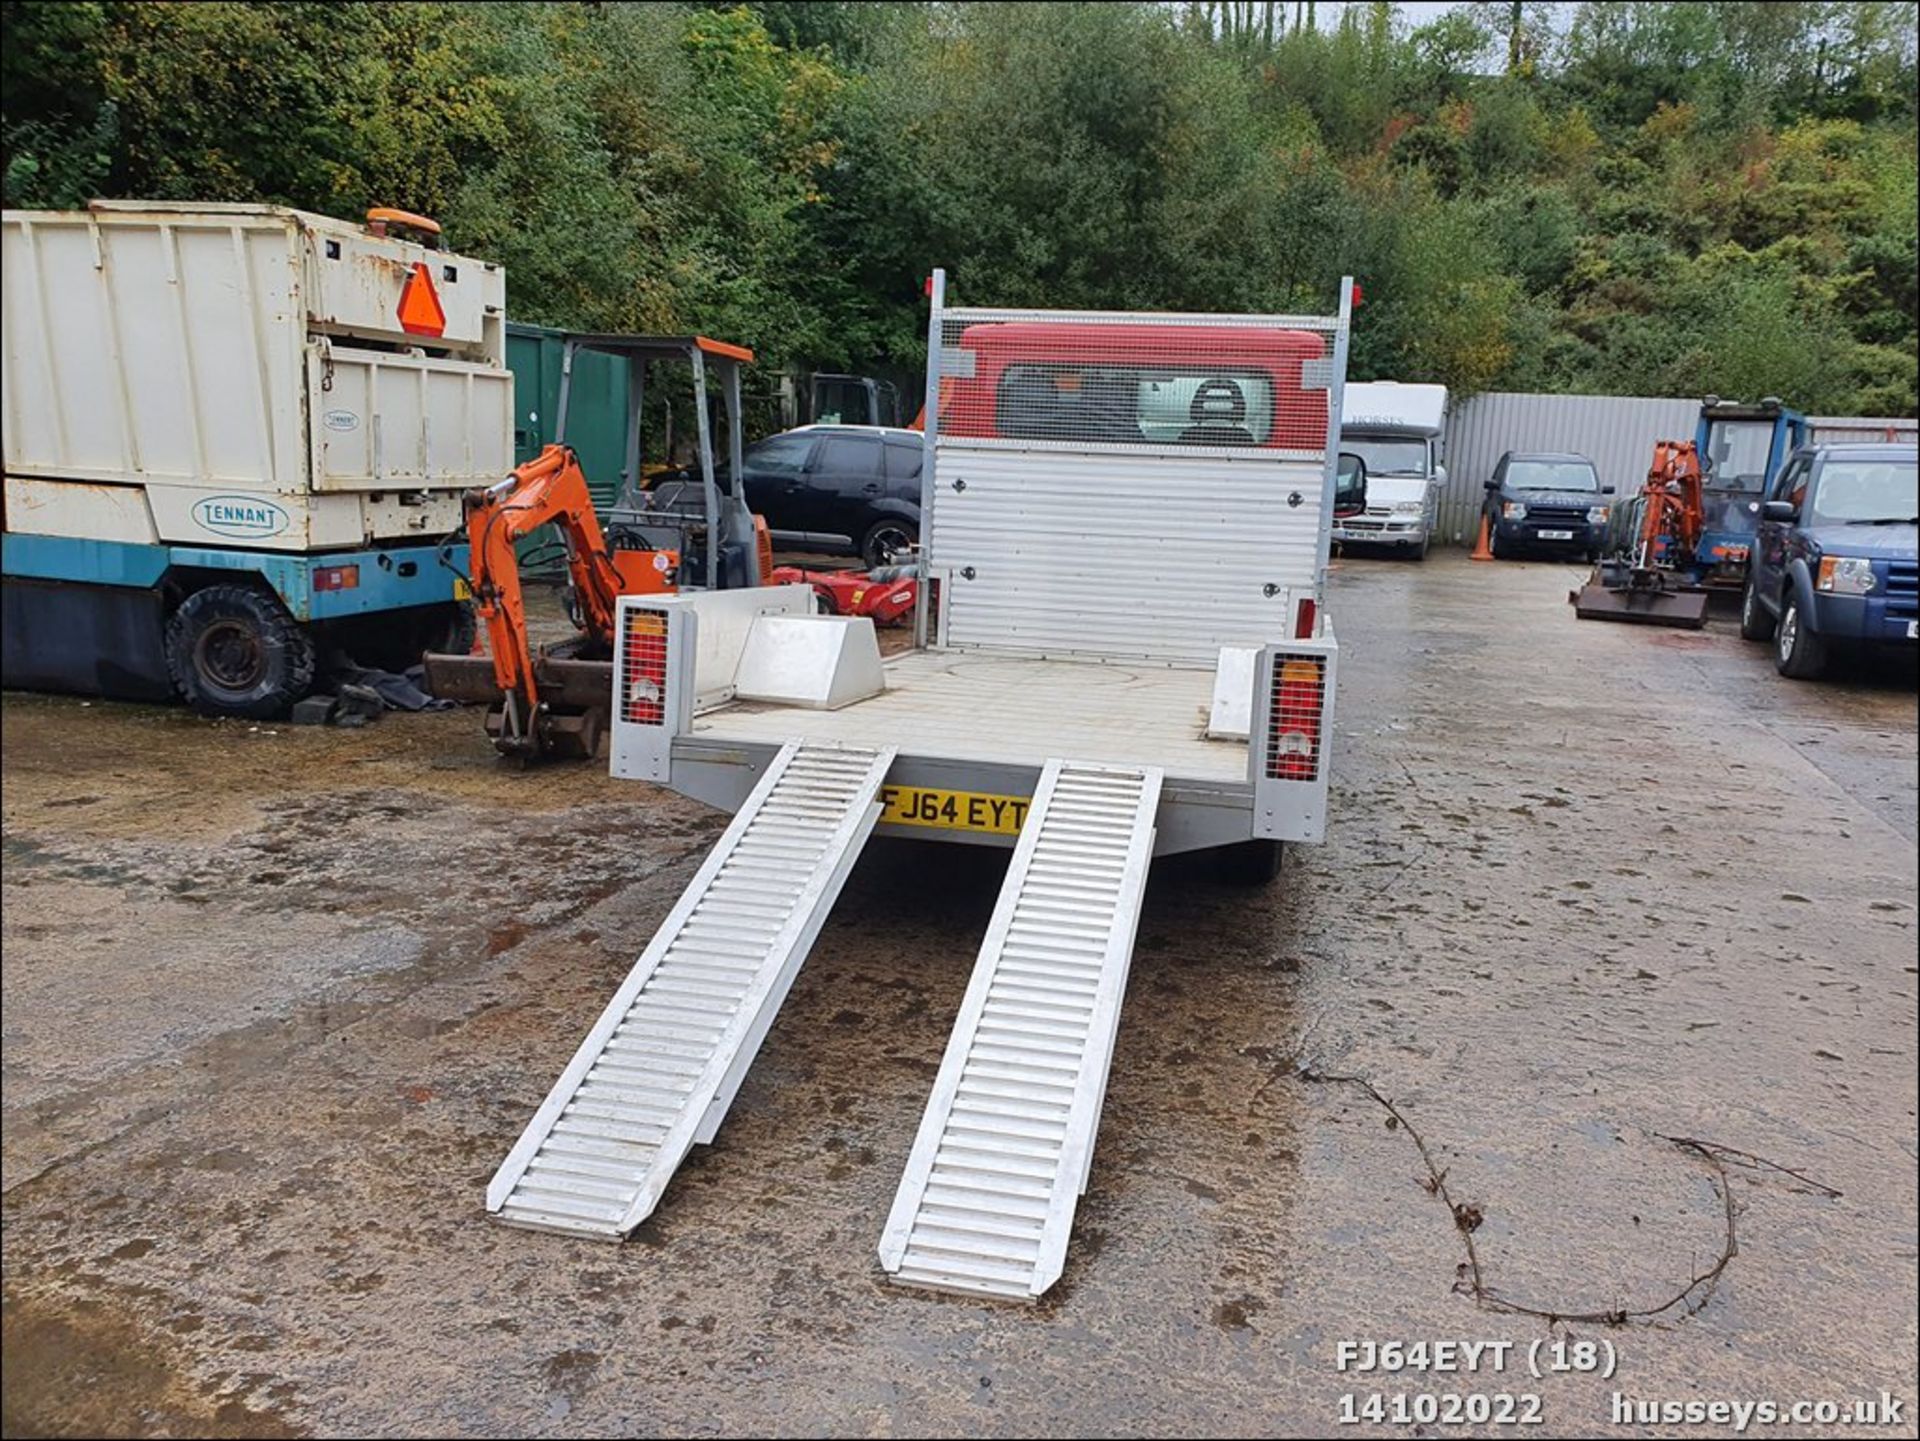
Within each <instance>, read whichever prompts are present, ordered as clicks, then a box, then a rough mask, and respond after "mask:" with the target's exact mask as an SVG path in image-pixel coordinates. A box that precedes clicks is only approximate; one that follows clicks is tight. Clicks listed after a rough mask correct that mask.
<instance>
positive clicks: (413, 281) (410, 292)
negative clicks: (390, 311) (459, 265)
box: [399, 260, 447, 335]
mask: <svg viewBox="0 0 1920 1441" xmlns="http://www.w3.org/2000/svg"><path fill="white" fill-rule="evenodd" d="M399 315H400V328H401V329H402V330H404V331H406V332H407V334H409V335H442V334H445V333H446V329H447V312H446V311H444V310H442V309H441V308H440V296H439V294H438V292H436V291H435V290H434V288H433V277H432V276H431V275H429V274H428V273H427V267H426V265H425V264H424V263H422V262H421V261H418V260H416V261H414V263H413V274H411V275H409V276H408V277H407V283H406V285H405V286H404V287H402V289H401V291H400V309H399Z"/></svg>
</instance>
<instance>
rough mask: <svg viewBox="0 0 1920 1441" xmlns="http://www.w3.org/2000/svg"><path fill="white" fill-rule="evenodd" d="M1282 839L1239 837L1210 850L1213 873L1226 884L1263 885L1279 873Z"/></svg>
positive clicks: (1281, 857) (1282, 855)
mask: <svg viewBox="0 0 1920 1441" xmlns="http://www.w3.org/2000/svg"><path fill="white" fill-rule="evenodd" d="M1286 853H1287V843H1286V842H1285V841H1240V842H1238V843H1237V844H1234V845H1230V846H1222V847H1220V849H1219V850H1217V851H1215V852H1214V859H1213V865H1214V872H1213V873H1214V875H1215V876H1216V877H1218V878H1219V879H1220V880H1222V881H1224V882H1225V883H1226V884H1228V885H1230V886H1264V885H1266V884H1267V883H1268V882H1270V881H1271V880H1273V878H1274V877H1275V876H1277V875H1279V874H1280V862H1281V860H1282V859H1283V858H1284V857H1285V856H1286Z"/></svg>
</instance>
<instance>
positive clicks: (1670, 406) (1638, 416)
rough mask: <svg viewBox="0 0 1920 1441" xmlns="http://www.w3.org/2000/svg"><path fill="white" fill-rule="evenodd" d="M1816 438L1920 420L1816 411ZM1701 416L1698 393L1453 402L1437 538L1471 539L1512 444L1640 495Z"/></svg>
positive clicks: (1900, 433) (1902, 427)
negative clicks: (1575, 461)
mask: <svg viewBox="0 0 1920 1441" xmlns="http://www.w3.org/2000/svg"><path fill="white" fill-rule="evenodd" d="M1808 419H1809V422H1810V424H1811V425H1812V427H1813V437H1814V439H1815V440H1816V441H1848V440H1851V441H1879V440H1886V439H1888V438H1890V437H1889V431H1891V432H1892V436H1891V438H1893V439H1903V440H1911V439H1913V438H1914V436H1915V435H1916V433H1917V430H1920V421H1914V420H1911V419H1906V420H1886V419H1876V418H1874V417H1871V416H1866V417H1861V416H1854V417H1836V416H1810V417H1809V418H1808ZM1699 420H1700V401H1699V400H1698V399H1697V398H1689V399H1674V400H1663V399H1658V398H1653V397H1647V396H1626V395H1535V394H1528V393H1523V392H1517V391H1488V392H1486V393H1484V394H1481V395H1476V396H1474V397H1472V398H1471V399H1470V400H1464V401H1462V402H1460V404H1459V405H1457V406H1455V407H1454V411H1453V416H1452V419H1451V421H1450V422H1449V424H1448V426H1447V448H1446V465H1447V484H1446V488H1445V489H1444V490H1443V491H1442V492H1441V495H1440V521H1439V527H1438V529H1437V530H1436V531H1435V533H1434V539H1435V540H1436V541H1438V542H1441V543H1454V544H1471V543H1472V541H1473V533H1474V530H1475V528H1476V527H1477V526H1478V524H1479V519H1480V507H1481V504H1482V502H1483V501H1484V500H1485V498H1486V492H1485V490H1484V488H1483V487H1484V486H1485V485H1486V483H1487V481H1489V480H1490V479H1492V478H1493V468H1494V466H1495V465H1496V464H1498V463H1499V460H1500V457H1501V456H1502V455H1503V454H1505V453H1506V452H1507V451H1509V450H1567V451H1572V452H1574V453H1575V454H1577V455H1584V456H1586V457H1587V458H1588V459H1589V460H1591V461H1593V463H1594V465H1595V466H1597V467H1598V468H1599V471H1600V483H1601V484H1602V485H1611V486H1613V487H1615V488H1616V499H1618V498H1624V497H1626V496H1630V495H1634V494H1637V493H1638V492H1639V490H1640V487H1641V484H1642V483H1643V482H1644V481H1645V480H1646V476H1647V466H1648V464H1649V463H1650V462H1651V460H1652V458H1653V445H1654V442H1655V441H1657V440H1691V439H1693V435H1694V431H1695V429H1696V428H1697V427H1698V424H1699Z"/></svg>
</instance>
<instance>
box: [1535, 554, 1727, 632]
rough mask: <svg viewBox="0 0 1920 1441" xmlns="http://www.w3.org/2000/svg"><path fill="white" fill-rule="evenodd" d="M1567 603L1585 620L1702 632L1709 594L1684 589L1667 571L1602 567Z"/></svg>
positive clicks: (1693, 587) (1571, 592) (1569, 597)
mask: <svg viewBox="0 0 1920 1441" xmlns="http://www.w3.org/2000/svg"><path fill="white" fill-rule="evenodd" d="M1567 600H1568V601H1569V602H1570V603H1571V604H1572V606H1573V613H1574V614H1575V615H1576V616H1578V617H1579V618H1580V619H1581V620H1617V621H1624V622H1627V623H1628V624H1631V625H1670V626H1677V627H1679V628H1680V629H1682V630H1699V629H1700V628H1701V627H1702V626H1703V625H1705V624H1706V623H1707V593H1706V591H1704V590H1702V589H1700V588H1699V587H1698V586H1681V585H1678V584H1676V583H1675V582H1674V581H1673V579H1672V578H1671V576H1669V575H1668V574H1667V573H1665V572H1663V571H1630V570H1627V569H1626V568H1625V567H1622V566H1607V565H1601V566H1598V567H1596V568H1595V569H1594V572H1593V575H1592V576H1591V577H1590V578H1589V579H1588V581H1587V583H1586V584H1585V585H1583V586H1582V587H1581V588H1580V589H1579V590H1575V591H1569V592H1568V593H1567Z"/></svg>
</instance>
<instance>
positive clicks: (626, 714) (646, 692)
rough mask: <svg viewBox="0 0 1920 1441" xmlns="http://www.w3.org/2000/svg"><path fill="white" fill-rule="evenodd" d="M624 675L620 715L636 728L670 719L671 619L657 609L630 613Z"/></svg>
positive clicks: (622, 677) (622, 669)
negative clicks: (668, 670)
mask: <svg viewBox="0 0 1920 1441" xmlns="http://www.w3.org/2000/svg"><path fill="white" fill-rule="evenodd" d="M626 641H627V644H626V650H625V652H624V653H623V656H622V667H621V673H620V714H621V716H622V717H623V718H624V719H625V720H627V721H629V722H631V723H632V724H634V725H643V726H657V725H662V724H664V723H665V722H666V719H667V618H666V617H665V616H664V615H662V614H660V612H659V611H657V610H632V611H628V612H627V636H626Z"/></svg>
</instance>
